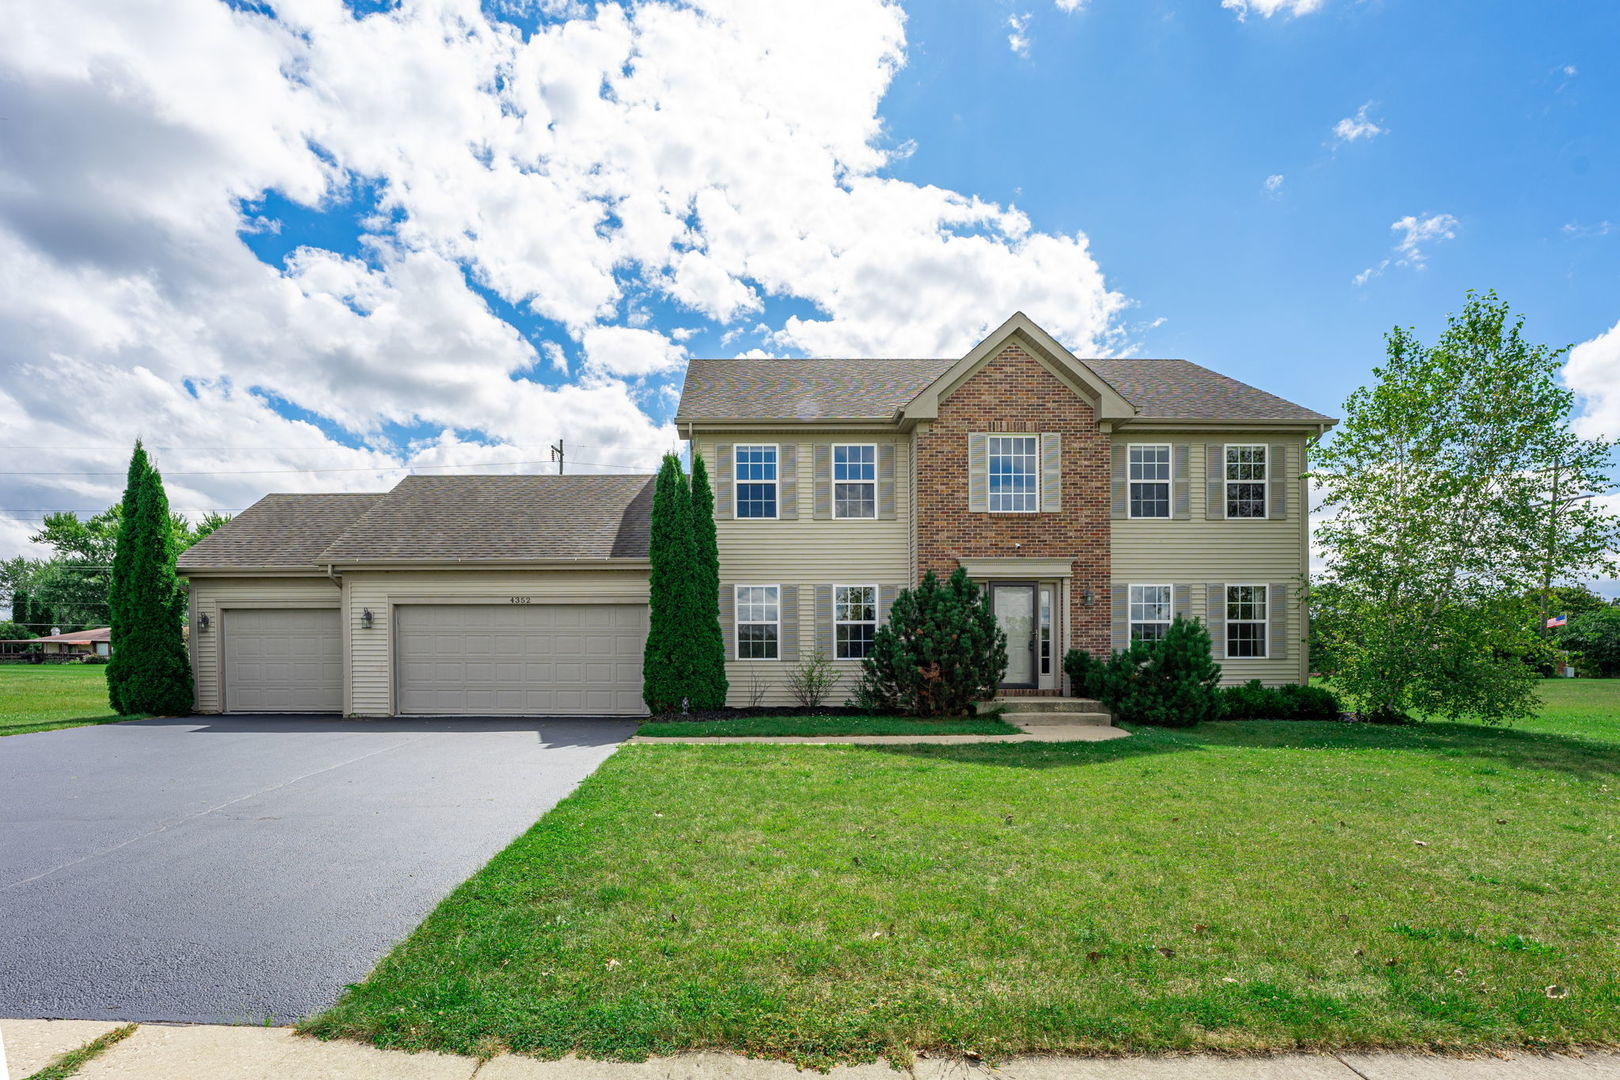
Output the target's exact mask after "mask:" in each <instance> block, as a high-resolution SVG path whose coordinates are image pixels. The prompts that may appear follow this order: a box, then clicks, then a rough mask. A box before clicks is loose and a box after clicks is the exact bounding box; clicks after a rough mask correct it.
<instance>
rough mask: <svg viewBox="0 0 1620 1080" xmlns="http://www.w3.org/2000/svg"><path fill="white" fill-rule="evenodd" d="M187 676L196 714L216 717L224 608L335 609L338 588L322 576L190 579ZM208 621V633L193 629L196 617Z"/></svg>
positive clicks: (338, 601)
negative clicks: (194, 691) (204, 617)
mask: <svg viewBox="0 0 1620 1080" xmlns="http://www.w3.org/2000/svg"><path fill="white" fill-rule="evenodd" d="M190 593H191V599H190V607H191V631H190V649H191V671H192V679H193V683H194V686H195V689H196V702H197V711H198V712H200V713H217V712H220V711H221V710H223V709H224V707H225V705H224V701H223V700H222V696H221V693H220V689H221V678H220V664H221V659H222V658H221V657H220V652H219V642H220V632H221V630H222V628H223V626H224V619H223V618H221V613H222V611H224V610H225V609H227V608H276V607H280V608H312V607H318V608H337V607H341V606H342V595H341V593H340V592H339V590H338V586H337V583H336V582H334V581H333V580H332V579H331V578H328V577H326V576H324V575H321V576H314V575H312V576H310V577H241V578H224V577H219V578H216V577H195V578H192V579H190ZM205 614H206V615H207V616H208V629H207V630H201V629H199V628H198V621H199V617H200V616H202V615H205Z"/></svg>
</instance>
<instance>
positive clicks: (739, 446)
mask: <svg viewBox="0 0 1620 1080" xmlns="http://www.w3.org/2000/svg"><path fill="white" fill-rule="evenodd" d="M742 450H770V451H771V453H772V455H773V456H774V457H775V459H776V479H775V480H739V479H738V478H737V465H738V464H739V462H738V460H737V459H738V457H739V453H738V452H739V451H742ZM744 484H769V485H771V489H772V491H773V493H774V494H775V498H773V499H772V500H771V503H772V504H773V505H774V506H775V507H776V513H774V514H772V515H770V516H769V517H760V516H755V515H750V516H748V517H744V516H743V515H742V514H740V513H738V512H737V507H738V506H739V505H740V504H741V502H742V486H743V485H744ZM781 516H782V445H781V444H780V443H768V442H756V443H736V444H734V445H733V446H732V448H731V517H732V520H734V521H777V520H779V519H780V518H781Z"/></svg>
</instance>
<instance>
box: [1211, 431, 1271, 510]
mask: <svg viewBox="0 0 1620 1080" xmlns="http://www.w3.org/2000/svg"><path fill="white" fill-rule="evenodd" d="M1229 450H1258V451H1260V454H1261V464H1262V467H1263V468H1264V469H1265V472H1263V473H1262V474H1261V476H1260V479H1259V480H1232V479H1229V478H1228V477H1227V475H1226V468H1227V466H1228V465H1229V464H1230V462H1229V461H1228V460H1227V452H1228V451H1229ZM1233 484H1259V485H1260V508H1261V510H1262V511H1263V513H1260V514H1256V515H1255V516H1254V517H1232V516H1231V515H1229V514H1227V513H1226V511H1227V510H1228V509H1230V508H1231V505H1232V485H1233ZM1221 516H1222V517H1223V518H1225V519H1226V520H1227V521H1265V520H1266V519H1267V518H1269V517H1270V516H1271V448H1270V447H1269V446H1267V445H1266V444H1265V443H1225V444H1223V445H1222V446H1221Z"/></svg>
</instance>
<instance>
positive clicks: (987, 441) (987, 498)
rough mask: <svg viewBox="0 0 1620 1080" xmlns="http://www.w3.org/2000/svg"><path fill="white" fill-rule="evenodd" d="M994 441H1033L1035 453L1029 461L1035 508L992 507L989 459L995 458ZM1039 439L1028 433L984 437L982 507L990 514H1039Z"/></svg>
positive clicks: (1003, 433) (998, 433) (1015, 432)
mask: <svg viewBox="0 0 1620 1080" xmlns="http://www.w3.org/2000/svg"><path fill="white" fill-rule="evenodd" d="M996 439H1033V440H1034V442H1035V452H1034V453H1033V454H1031V455H1030V460H1031V461H1033V462H1034V463H1035V468H1034V472H1033V475H1034V477H1035V492H1034V494H1035V506H1034V507H1033V508H1032V509H1029V510H997V509H996V508H995V507H994V505H992V504H993V503H994V502H995V501H996V493H995V492H994V491H991V490H990V475H991V474H990V459H991V458H993V457H995V456H996V455H995V451H994V450H992V449H991V444H992V443H993V442H994V441H995V440H996ZM1041 486H1042V485H1041V437H1040V436H1039V435H1038V434H1035V433H1033V432H1028V431H988V432H985V436H984V505H985V509H986V510H988V511H989V512H990V513H992V514H1038V513H1040V512H1041Z"/></svg>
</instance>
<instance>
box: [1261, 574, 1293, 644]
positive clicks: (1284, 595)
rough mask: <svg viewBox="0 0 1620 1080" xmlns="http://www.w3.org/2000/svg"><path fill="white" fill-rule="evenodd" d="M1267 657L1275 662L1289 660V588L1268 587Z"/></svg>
mask: <svg viewBox="0 0 1620 1080" xmlns="http://www.w3.org/2000/svg"><path fill="white" fill-rule="evenodd" d="M1266 655H1267V656H1268V657H1270V658H1271V659H1273V660H1286V659H1288V586H1287V585H1286V584H1275V583H1274V584H1272V585H1269V586H1267V587H1266Z"/></svg>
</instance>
